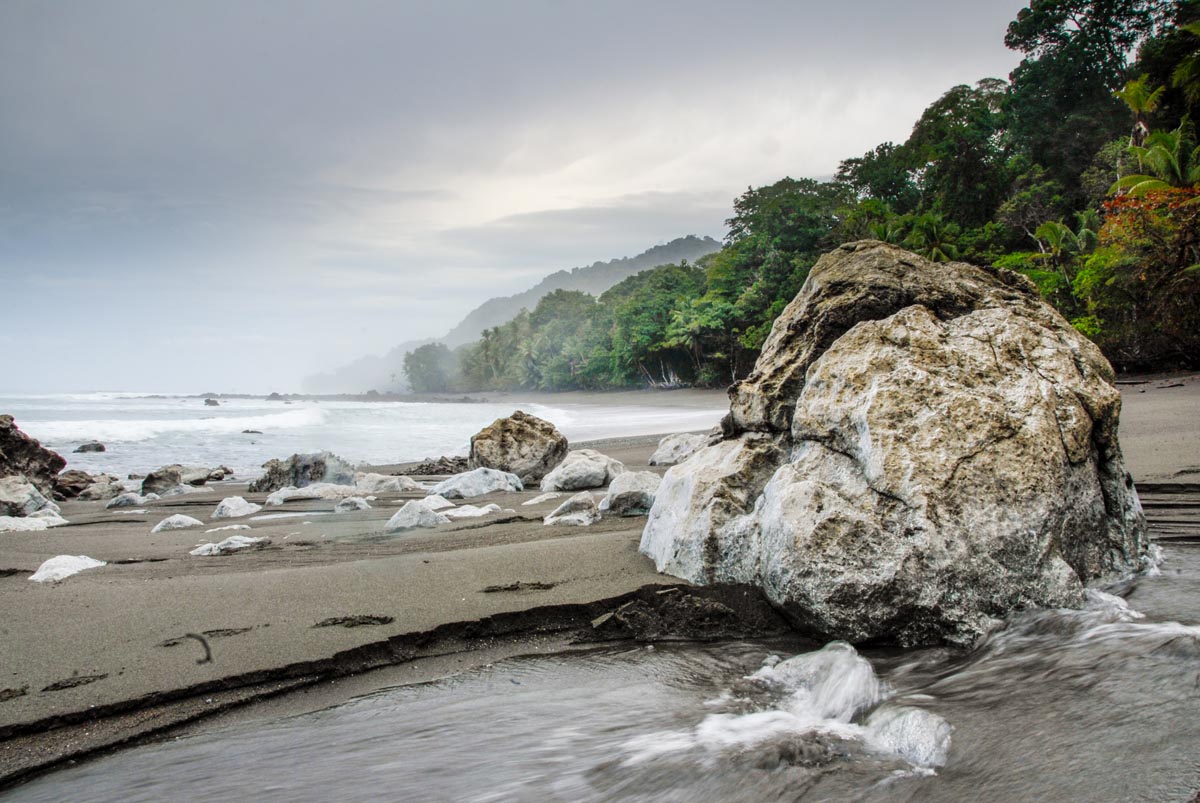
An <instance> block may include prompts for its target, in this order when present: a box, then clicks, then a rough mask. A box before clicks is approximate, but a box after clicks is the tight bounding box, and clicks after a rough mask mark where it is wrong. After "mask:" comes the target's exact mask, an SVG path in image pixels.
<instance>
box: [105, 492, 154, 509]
mask: <svg viewBox="0 0 1200 803" xmlns="http://www.w3.org/2000/svg"><path fill="white" fill-rule="evenodd" d="M160 498H161V497H160V496H159V495H158V494H146V495H145V496H142V495H141V494H138V493H135V492H133V491H130V492H128V493H123V494H121V495H120V496H117V497H114V498H113V499H110V500H109V502H108V504H107V505H105V506H104V507H106V508H108V509H109V510H112V509H113V508H118V507H141V506H142V505H144V504H146V503H147V502H154V501H156V500H158V499H160Z"/></svg>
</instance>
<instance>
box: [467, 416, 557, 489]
mask: <svg viewBox="0 0 1200 803" xmlns="http://www.w3.org/2000/svg"><path fill="white" fill-rule="evenodd" d="M566 456H567V439H566V438H565V437H564V436H563V434H562V433H561V432H559V431H558V430H557V429H556V428H555V427H554V425H553V424H551V423H550V422H549V421H544V420H542V419H541V418H538V417H537V416H532V415H529V414H528V413H524V412H521V411H520V410H517V411H516V412H515V413H513V414H512V415H510V416H509V417H508V418H497V419H496V420H495V421H493V422H492V423H491V424H490V425H489V426H487V427H485V428H483V429H482V430H480V431H479V432H477V433H476V434H475V435H473V436H472V437H471V451H470V453H469V455H468V456H467V465H468V466H469V467H470V468H494V469H496V470H498V471H507V472H509V473H510V474H516V475H517V476H518V477H520V478H521V482H524V483H533V482H537V481H538V480H540V479H541V478H542V477H544V476H546V474H548V473H550V471H551V469H553V468H554V467H555V466H557V465H558V464H559V463H561V462H562V461H563V458H564V457H566Z"/></svg>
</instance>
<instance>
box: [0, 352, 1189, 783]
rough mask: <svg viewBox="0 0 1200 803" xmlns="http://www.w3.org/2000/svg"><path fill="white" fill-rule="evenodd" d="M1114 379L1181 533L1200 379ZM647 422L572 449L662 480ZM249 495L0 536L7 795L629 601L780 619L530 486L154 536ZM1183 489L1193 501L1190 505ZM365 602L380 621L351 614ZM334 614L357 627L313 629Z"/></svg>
mask: <svg viewBox="0 0 1200 803" xmlns="http://www.w3.org/2000/svg"><path fill="white" fill-rule="evenodd" d="M1121 391H1122V396H1123V399H1124V405H1125V412H1124V414H1123V417H1122V426H1121V439H1122V447H1123V450H1124V452H1125V455H1126V458H1127V460H1128V466H1129V468H1130V471H1131V472H1133V473H1134V477H1135V481H1137V482H1138V483H1139V484H1144V486H1145V492H1144V493H1143V501H1144V504H1145V507H1146V511H1147V515H1148V516H1149V517H1151V520H1152V522H1157V523H1156V524H1155V525H1154V526H1155V528H1156V530H1155V532H1156V534H1157V535H1158V536H1159V537H1162V538H1163V539H1164V540H1166V539H1167V538H1174V537H1175V535H1174V534H1173V533H1174V532H1175V531H1173V530H1171V529H1170V527H1173V526H1176V525H1174V524H1171V525H1170V526H1165V525H1163V524H1162V522H1163V521H1164V520H1166V519H1168V518H1169V519H1170V520H1171V521H1172V522H1178V521H1179V520H1180V516H1181V515H1183V516H1185V517H1186V516H1191V518H1190V519H1187V520H1186V521H1185V523H1184V525H1183V529H1182V530H1179V531H1178V532H1181V533H1183V534H1184V535H1185V536H1188V534H1189V533H1192V534H1194V533H1196V532H1200V529H1198V527H1200V504H1197V502H1196V500H1200V465H1192V463H1193V462H1197V463H1200V428H1198V427H1197V426H1196V425H1195V422H1196V421H1197V420H1200V376H1197V375H1188V376H1185V377H1182V378H1181V377H1177V376H1172V377H1169V378H1166V379H1159V380H1147V381H1146V382H1145V383H1144V384H1138V385H1125V384H1123V385H1122V386H1121ZM676 392H677V391H667V392H666V393H676ZM609 398H611V397H609ZM680 398H682V397H680ZM681 406H682V405H681ZM658 437H659V436H657V435H654V436H651V435H638V436H630V437H619V438H612V439H604V440H602V441H587V442H582V441H581V442H578V443H574V444H572V446H573V447H575V448H579V447H588V446H591V447H600V448H601V449H602V450H603V451H605V453H607V454H609V455H610V456H612V457H615V458H617V459H619V460H622V462H625V463H626V465H627V466H628V467H629V468H631V469H633V470H652V471H658V472H659V473H662V472H663V471H664V470H665V469H662V468H650V467H647V466H646V459H647V458H648V456H649V454H650V453H651V451H652V450H653V448H654V447H655V446H656V445H657V442H658ZM245 488H246V486H245V483H244V482H223V483H216V484H213V485H211V486H209V487H207V488H206V489H205V490H202V491H200V492H197V493H193V494H187V495H185V496H182V497H173V498H169V499H166V500H162V501H160V502H157V503H152V504H150V505H147V506H146V510H147V512H146V513H144V514H141V513H131V512H126V511H120V510H117V511H106V510H105V509H104V508H103V503H91V502H68V503H64V505H63V508H64V515H66V517H67V519H68V520H70V521H71V524H70V525H68V526H65V527H61V528H55V529H53V530H49V531H46V532H42V533H30V534H17V533H6V534H4V535H3V536H0V570H9V571H7V572H0V606H3V609H4V610H5V611H6V612H7V617H6V621H5V624H4V625H3V627H2V629H0V633H3V637H4V640H5V641H6V642H8V643H10V644H20V645H23V646H24V647H25V648H24V649H21V650H20V651H18V652H15V653H10V652H9V651H7V650H6V653H9V654H12V655H13V659H12V660H10V661H9V662H6V663H7V664H8V665H6V667H5V669H4V674H3V675H2V676H0V740H2V741H0V789H4V788H8V787H10V786H13V785H15V784H19V783H20V782H21V780H23V779H26V778H28V777H30V776H31V774H35V773H40V772H45V771H50V770H52V769H53V768H54V767H56V766H58V765H60V764H61V763H62V762H64V761H67V760H70V759H72V758H79V757H83V756H90V755H101V754H103V753H105V752H108V751H111V750H114V749H119V748H120V747H123V746H127V745H130V744H137V743H141V742H144V741H146V740H148V739H158V738H165V737H166V736H168V735H170V734H177V733H180V732H192V731H193V730H195V729H197V728H206V727H210V726H211V727H216V726H218V725H219V723H229V722H237V721H240V720H241V719H243V718H246V717H259V716H274V715H282V714H288V713H298V712H300V711H304V710H316V709H319V708H323V707H327V706H329V705H334V704H337V703H338V702H342V701H344V700H346V699H349V698H351V697H353V696H356V695H358V694H363V693H368V692H370V691H372V690H375V689H378V688H381V687H384V686H389V685H398V684H403V683H414V682H423V681H427V680H432V679H435V678H439V677H445V676H447V675H451V674H454V673H455V672H458V671H462V670H464V669H469V668H472V667H476V666H479V665H482V664H485V663H488V662H491V661H493V660H499V659H501V658H506V657H515V656H518V655H524V654H545V653H546V652H557V651H562V650H570V649H579V648H586V646H587V644H589V643H595V642H594V641H593V642H589V641H588V636H589V634H590V635H591V636H592V637H595V636H596V630H597V628H598V627H602V626H608V627H612V626H613V625H605V624H604V623H605V622H610V621H611V620H612V618H613V615H614V614H616V613H617V612H619V610H620V609H621V608H622V607H623V606H626V605H629V604H631V603H634V602H639V603H640V604H644V605H648V606H650V610H651V611H652V612H653V611H655V610H657V613H658V615H659V620H660V621H661V622H664V623H665V624H663V625H662V630H661V631H660V632H657V633H653V634H651V633H643V634H642V636H641V637H643V638H646V639H647V640H654V639H658V638H663V637H664V634H665V635H666V637H672V634H671V632H670V627H668V624H669V623H670V622H671V621H672V617H671V616H670V615H669V614H670V611H669V610H668V609H667V608H664V607H663V606H668V607H669V605H671V604H676V603H675V601H674V600H670V599H664V597H668V598H670V597H676V596H678V597H679V598H680V599H684V598H686V599H689V600H701V601H703V600H705V599H711V597H710V594H712V593H717V594H718V597H717V598H716V601H717V602H719V603H720V604H721V605H722V606H724V607H726V608H728V609H730V610H734V611H735V612H737V613H738V616H737V617H736V621H737V622H738V623H739V624H738V628H741V629H740V630H739V629H736V628H734V629H730V630H727V631H725V632H724V633H723V634H715V637H731V636H733V635H739V634H740V635H749V634H753V633H763V634H766V633H771V632H775V631H773V629H772V628H778V621H777V620H774V619H772V616H773V614H772V613H770V612H769V606H768V607H767V608H766V609H764V608H763V607H762V606H761V599H758V600H754V599H751V598H750V597H747V596H746V595H747V594H748V593H750V592H748V591H747V590H746V589H716V590H715V591H714V589H703V590H698V589H695V588H693V587H689V586H688V584H686V583H683V582H682V581H679V580H677V579H675V578H671V577H666V576H663V575H659V574H657V572H655V571H654V567H653V564H652V563H651V562H650V561H649V559H647V558H645V557H644V556H642V555H640V554H639V553H638V551H637V544H638V541H639V540H640V534H641V529H642V526H643V524H644V521H645V519H644V517H638V518H630V519H605V520H602V521H601V522H600V523H598V524H595V525H593V526H591V527H587V528H570V527H565V526H555V527H546V526H544V525H543V524H542V521H541V517H542V516H544V515H545V514H546V513H548V512H549V511H550V510H551V509H553V507H554V506H555V505H556V504H557V501H552V502H544V503H541V504H539V505H536V506H529V507H526V506H523V505H522V504H521V503H522V502H524V501H528V500H529V499H531V498H533V497H534V496H536V495H538V493H539V492H538V491H524V492H522V493H520V494H494V495H489V496H487V497H481V498H479V499H475V500H471V503H473V504H486V503H487V502H491V501H495V502H497V503H498V504H500V505H501V506H502V507H506V508H510V509H511V510H512V513H503V514H498V515H494V516H492V517H489V518H488V519H484V520H464V521H457V522H454V523H452V524H450V525H442V526H440V527H439V528H438V529H437V530H425V531H416V532H410V533H406V534H402V535H400V536H384V535H383V534H382V532H381V531H380V527H381V524H382V522H383V521H384V520H386V518H387V517H389V516H390V515H391V514H392V513H393V512H395V510H396V509H397V507H396V505H395V504H394V503H399V502H403V501H404V500H405V499H409V498H415V497H417V496H420V494H414V493H408V494H394V495H387V496H381V498H380V499H379V500H378V501H377V502H375V503H373V504H374V505H375V507H374V509H373V510H370V511H360V512H356V513H348V514H338V515H336V516H334V515H330V514H329V510H330V509H331V508H332V505H333V503H332V502H321V501H309V502H291V503H288V504H286V505H285V506H283V507H281V508H270V509H266V510H263V511H262V513H263V514H271V513H276V512H280V511H283V512H287V513H298V514H302V515H299V516H296V517H294V518H281V519H266V520H242V519H233V520H221V521H219V522H211V523H206V525H205V527H204V528H196V529H192V530H179V531H172V532H165V533H160V534H157V535H153V536H151V535H149V530H150V528H151V527H152V526H153V524H154V523H156V522H157V521H159V520H160V519H161V518H164V517H165V516H167V515H169V514H171V513H178V512H183V513H187V514H189V515H193V516H196V517H197V518H201V519H205V520H206V519H207V515H208V513H210V512H211V511H212V509H213V507H215V505H216V502H217V501H219V500H220V499H221V498H223V497H225V496H231V495H242V496H246V497H247V498H249V499H251V500H253V501H259V502H261V501H262V499H261V497H263V496H265V495H262V494H260V495H254V494H248V493H246V490H245ZM1179 492H1183V493H1185V494H1186V495H1188V497H1187V498H1189V499H1192V500H1193V501H1192V503H1191V504H1192V505H1193V507H1195V508H1196V510H1193V511H1192V512H1191V513H1186V512H1183V511H1181V510H1180V508H1179V499H1180V497H1179V496H1178V495H1177V494H1178V493H1179ZM559 501H561V500H559ZM243 521H245V523H248V524H250V526H252V527H253V529H254V530H255V531H256V532H254V535H266V536H269V537H271V538H272V544H271V546H270V547H269V548H268V549H264V550H261V551H256V552H248V553H238V554H235V555H231V556H226V557H212V558H193V557H190V556H188V555H187V551H188V549H190V548H191V546H192V545H194V544H195V543H196V542H197V541H204V540H219V538H220V537H221V536H219V535H217V534H215V533H214V534H212V535H205V534H204V532H203V530H204V529H209V528H211V527H215V526H220V525H225V524H230V523H241V522H243ZM1188 537H1190V536H1188ZM1184 543H1187V542H1184ZM49 554H87V555H89V556H91V557H96V558H98V559H101V560H107V561H108V562H109V565H108V566H106V567H103V568H102V569H100V570H93V571H89V572H83V573H81V574H79V575H76V576H74V577H72V578H69V579H68V580H67V581H65V582H64V583H61V584H56V585H52V586H45V587H43V586H40V585H38V584H33V583H29V582H28V581H27V580H26V579H25V578H26V577H27V576H28V572H31V571H32V570H33V568H35V567H36V565H37V563H38V562H40V560H42V559H44V557H46V556H48V555H49ZM672 589H674V590H672ZM664 592H666V593H664ZM722 595H724V596H722ZM738 595H741V596H740V597H739V596H738ZM180 599H185V600H187V604H186V605H182V606H181V605H179V600H180ZM739 599H740V600H741V602H740V603H738V600H739ZM735 603H738V604H735ZM698 604H706V603H703V602H701V603H698ZM655 606H658V607H657V608H656V607H655ZM355 617H359V618H364V619H367V618H370V617H380V618H387V617H391V618H390V619H389V621H388V622H386V623H380V624H367V625H364V626H349V623H351V622H353V621H354V620H355ZM338 618H341V619H344V620H346V622H347V626H332V627H315V626H314V625H316V624H317V623H320V622H322V621H324V620H327V619H338ZM618 618H619V617H618ZM650 619H651V620H653V616H652V617H650ZM598 620H602V621H600V624H599V625H597V624H596V623H597V621H598ZM47 633H49V634H51V637H50V638H46V636H45V634H47ZM189 633H190V634H197V635H200V636H203V637H204V640H205V643H206V646H207V648H208V649H209V650H211V655H212V660H211V661H209V662H203V663H197V661H198V660H200V659H201V658H202V657H203V652H202V651H201V643H200V641H197V640H193V639H191V638H189V637H188V634H189ZM602 635H606V636H607V637H615V638H625V639H629V638H638V637H639V636H638V634H637V633H635V632H632V631H627V632H619V633H609V634H602ZM684 635H687V634H684ZM708 635H709V636H714V634H708ZM691 636H692V637H696V636H697V634H691ZM700 636H701V637H704V634H700ZM674 637H679V636H678V634H675V636H674ZM168 642H173V643H172V644H168ZM22 687H23V688H24V691H23V692H22V693H20V694H15V695H14V692H15V691H16V690H18V689H21V688H22Z"/></svg>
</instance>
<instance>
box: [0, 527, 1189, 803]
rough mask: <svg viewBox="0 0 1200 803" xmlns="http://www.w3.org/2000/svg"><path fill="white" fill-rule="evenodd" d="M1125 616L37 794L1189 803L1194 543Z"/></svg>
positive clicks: (735, 669) (470, 709)
mask: <svg viewBox="0 0 1200 803" xmlns="http://www.w3.org/2000/svg"><path fill="white" fill-rule="evenodd" d="M1166 558H1167V560H1166V562H1165V563H1164V564H1163V565H1162V567H1161V574H1160V575H1158V576H1155V577H1144V578H1141V579H1139V581H1138V583H1137V585H1136V587H1135V588H1134V589H1133V591H1132V593H1130V594H1129V596H1128V600H1127V603H1123V602H1121V600H1120V599H1118V598H1115V597H1110V596H1107V595H1102V594H1094V595H1092V598H1091V600H1090V602H1089V606H1088V609H1087V610H1084V611H1041V612H1036V613H1031V614H1026V615H1023V616H1020V617H1018V618H1016V619H1014V620H1013V621H1011V622H1010V623H1009V624H1008V626H1007V628H1005V629H1004V630H1003V631H1001V632H998V633H996V634H993V635H992V636H991V637H990V638H989V639H987V640H986V641H985V642H984V643H983V644H981V645H979V646H977V647H976V649H974V650H973V651H971V652H970V653H961V652H952V651H948V650H941V649H928V650H908V651H900V650H892V651H883V650H863V651H862V652H861V653H860V652H858V651H855V650H854V649H853V648H851V647H849V646H847V645H840V644H833V645H826V646H825V647H823V648H821V649H819V650H818V649H815V648H814V646H813V645H806V644H805V643H803V642H799V641H797V642H787V641H782V642H769V643H768V642H736V643H723V644H709V645H670V646H663V645H659V646H655V647H647V646H640V645H639V646H628V645H625V646H620V647H606V648H599V649H595V650H590V651H585V652H582V653H579V652H577V653H571V654H569V655H563V656H550V657H538V658H529V659H519V660H511V661H505V662H502V663H498V664H495V665H492V666H488V667H484V668H481V669H478V670H474V671H471V672H467V673H464V674H461V675H457V676H454V677H452V678H449V679H446V680H442V681H438V682H434V683H428V684H423V685H416V686H405V687H398V688H392V689H385V690H382V691H379V692H377V693H374V694H371V695H369V696H365V697H360V698H357V699H355V700H352V701H350V702H347V703H345V704H343V705H339V706H336V707H334V708H330V709H327V710H324V711H319V712H315V713H309V714H303V715H298V716H292V717H287V718H283V719H279V720H276V721H272V722H266V723H264V722H250V723H245V724H242V725H237V726H231V727H226V728H222V729H219V730H212V731H207V732H202V733H198V734H196V735H193V736H188V737H185V738H180V739H176V740H173V741H169V742H164V743H159V744H151V745H146V746H143V747H139V748H136V749H132V750H128V751H124V752H119V753H116V754H114V755H111V756H108V757H105V758H102V759H99V760H96V761H91V762H85V763H82V764H80V765H79V766H76V767H72V768H70V769H66V770H63V771H59V772H56V773H53V774H51V775H47V776H45V777H42V778H39V779H36V780H34V781H32V782H30V783H28V784H26V785H24V786H21V787H18V788H16V789H12V790H10V791H9V792H8V793H7V794H5V795H0V799H3V800H21V801H63V800H72V801H122V802H123V803H133V801H163V800H189V801H231V800H267V801H310V800H313V801H315V800H321V801H327V800H340V801H367V800H403V801H688V802H689V803H695V802H696V801H775V800H779V801H792V800H806V801H807V800H913V801H963V800H998V801H1010V800H1011V801H1019V800H1055V801H1074V800H1079V801H1109V800H1154V801H1166V800H1180V801H1188V800H1190V799H1191V798H1192V796H1193V794H1194V793H1195V792H1196V790H1197V789H1200V549H1196V548H1194V547H1173V548H1168V549H1167V550H1166Z"/></svg>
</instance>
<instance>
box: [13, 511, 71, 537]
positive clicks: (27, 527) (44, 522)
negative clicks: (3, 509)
mask: <svg viewBox="0 0 1200 803" xmlns="http://www.w3.org/2000/svg"><path fill="white" fill-rule="evenodd" d="M69 523H70V522H68V521H67V520H66V519H64V518H63V517H62V516H61V515H59V514H58V513H56V512H55V511H53V510H50V509H46V510H39V511H38V512H37V513H33V514H31V515H29V516H20V517H18V516H0V533H35V532H41V531H42V530H48V529H50V528H51V527H61V526H62V525H64V524H69Z"/></svg>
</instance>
